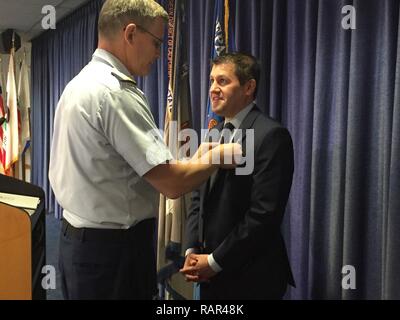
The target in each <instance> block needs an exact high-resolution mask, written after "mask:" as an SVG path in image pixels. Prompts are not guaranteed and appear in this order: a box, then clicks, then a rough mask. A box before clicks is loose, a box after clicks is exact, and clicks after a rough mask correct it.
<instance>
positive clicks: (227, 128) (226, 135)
mask: <svg viewBox="0 0 400 320" xmlns="http://www.w3.org/2000/svg"><path fill="white" fill-rule="evenodd" d="M234 129H235V126H234V125H233V124H232V123H230V122H227V123H225V124H224V127H223V128H222V131H221V139H220V143H221V144H224V143H229V142H230V140H231V138H232V132H233V130H234Z"/></svg>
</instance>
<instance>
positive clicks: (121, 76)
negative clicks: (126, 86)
mask: <svg viewBox="0 0 400 320" xmlns="http://www.w3.org/2000/svg"><path fill="white" fill-rule="evenodd" d="M111 74H112V75H113V76H114V77H116V78H117V79H118V80H119V81H121V82H128V83H131V84H133V85H135V86H136V81H135V80H133V79H132V78H130V77H128V76H127V75H125V74H123V73H122V72H117V71H112V72H111Z"/></svg>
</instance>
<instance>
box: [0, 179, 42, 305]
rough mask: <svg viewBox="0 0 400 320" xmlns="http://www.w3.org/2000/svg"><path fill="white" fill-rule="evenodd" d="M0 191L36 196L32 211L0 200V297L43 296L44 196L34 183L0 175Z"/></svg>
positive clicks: (39, 297) (6, 298) (29, 297)
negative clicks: (29, 211) (37, 199)
mask: <svg viewBox="0 0 400 320" xmlns="http://www.w3.org/2000/svg"><path fill="white" fill-rule="evenodd" d="M0 193H4V194H10V195H21V196H30V197H37V198H39V201H40V202H39V204H38V206H37V208H36V209H35V210H31V211H32V212H31V213H32V214H28V211H27V210H24V208H18V207H15V206H12V205H9V204H6V203H2V202H0V300H28V299H46V292H45V290H44V289H43V288H42V286H41V279H42V273H41V271H42V268H43V266H44V265H45V260H46V250H45V242H46V241H45V240H46V234H45V233H46V232H45V231H46V228H45V222H46V221H45V205H44V202H45V196H44V192H43V190H42V189H41V188H39V187H38V186H35V185H32V184H29V183H26V182H23V181H19V180H17V179H14V178H11V177H7V176H4V175H0Z"/></svg>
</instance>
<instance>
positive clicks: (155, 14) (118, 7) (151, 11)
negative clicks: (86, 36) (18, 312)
mask: <svg viewBox="0 0 400 320" xmlns="http://www.w3.org/2000/svg"><path fill="white" fill-rule="evenodd" d="M156 18H162V19H164V21H165V22H168V14H167V12H166V11H165V10H164V8H163V7H162V6H161V5H159V4H158V3H157V2H155V1H153V0H106V1H105V2H104V4H103V7H102V8H101V11H100V16H99V23H98V31H99V35H101V36H104V37H106V38H112V37H113V35H114V34H115V33H116V32H118V30H119V29H121V28H123V27H124V26H125V25H127V24H129V23H135V24H138V25H140V26H142V27H144V28H147V27H149V25H151V23H152V22H153V21H154V20H155V19H156Z"/></svg>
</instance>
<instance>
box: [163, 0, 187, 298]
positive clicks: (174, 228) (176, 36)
mask: <svg viewBox="0 0 400 320" xmlns="http://www.w3.org/2000/svg"><path fill="white" fill-rule="evenodd" d="M184 6H185V1H184V0H169V2H168V14H169V23H168V78H169V85H168V96H167V107H166V113H165V126H164V138H165V142H166V144H167V145H168V147H169V148H170V150H171V153H172V155H173V156H174V158H175V159H178V158H179V155H178V150H179V148H180V147H181V144H180V143H179V141H178V135H179V131H180V130H183V129H186V128H190V127H191V125H192V124H191V107H190V88H189V65H188V59H187V53H186V49H187V45H186V30H187V28H186V20H185V19H186V18H185V7H184ZM187 142H188V141H186V142H185V143H187ZM189 201H190V196H189V195H187V196H183V197H181V198H179V199H175V200H172V199H167V198H166V197H164V196H163V195H161V196H160V207H159V220H158V249H157V252H158V255H157V256H158V260H157V269H158V282H159V293H160V298H161V299H173V300H180V299H191V298H192V296H193V287H192V285H191V284H189V283H188V282H186V281H185V278H184V277H183V275H181V274H180V273H179V272H178V271H179V269H180V268H181V267H182V266H183V263H184V252H182V250H183V247H182V242H183V236H184V228H185V222H186V221H185V220H186V211H187V209H188V206H189Z"/></svg>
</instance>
